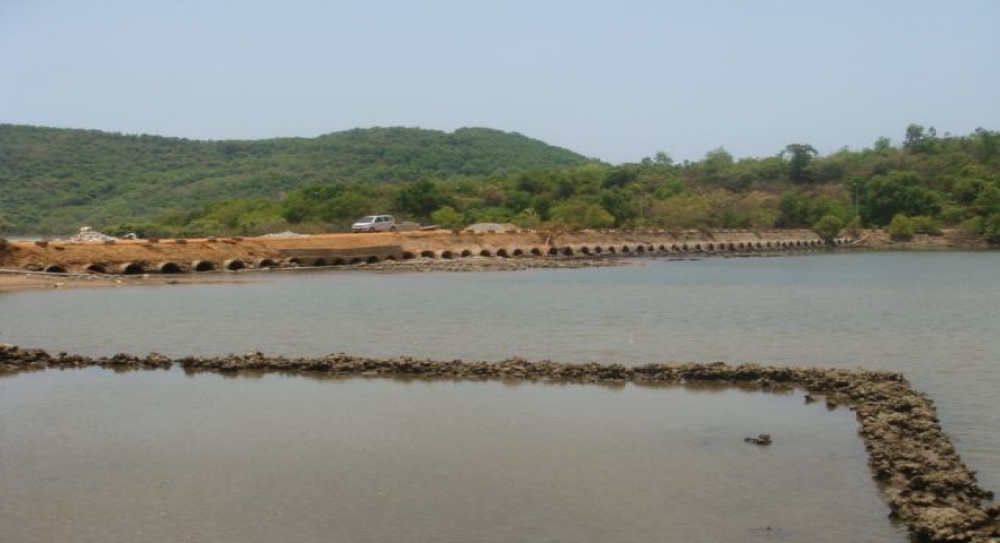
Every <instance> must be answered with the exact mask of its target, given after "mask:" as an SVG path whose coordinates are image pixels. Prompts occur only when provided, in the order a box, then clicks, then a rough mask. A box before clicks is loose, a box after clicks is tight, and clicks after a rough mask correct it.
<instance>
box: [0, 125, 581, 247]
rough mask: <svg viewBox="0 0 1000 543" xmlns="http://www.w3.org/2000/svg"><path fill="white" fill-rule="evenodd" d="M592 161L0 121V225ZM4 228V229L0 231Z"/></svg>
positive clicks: (459, 140)
mask: <svg viewBox="0 0 1000 543" xmlns="http://www.w3.org/2000/svg"><path fill="white" fill-rule="evenodd" d="M588 162H593V160H590V159H587V158H586V157H584V156H581V155H579V154H576V153H574V152H572V151H568V150H566V149H562V148H558V147H553V146H551V145H548V144H546V143H544V142H541V141H538V140H534V139H531V138H528V137H525V136H522V135H520V134H517V133H507V132H501V131H498V130H491V129H485V128H463V129H460V130H456V131H454V132H451V133H447V132H441V131H437V130H424V129H418V128H371V129H355V130H348V131H345V132H336V133H331V134H327V135H323V136H319V137H316V138H277V139H267V140H252V141H250V140H226V141H195V140H187V139H180V138H166V137H159V136H149V135H140V136H134V135H122V134H112V133H107V132H100V131H94V130H75V129H61V128H40V127H32V126H20V125H10V124H0V220H2V221H3V222H5V223H6V226H7V229H8V230H14V231H35V232H43V233H44V232H60V231H62V232H66V231H68V230H72V229H75V228H77V227H79V226H80V225H84V224H87V225H89V224H95V225H99V224H106V223H109V222H121V221H127V220H143V219H149V218H151V217H155V216H160V215H162V214H163V213H169V212H187V211H192V210H195V209H200V208H201V207H203V206H205V205H206V204H208V203H209V202H213V201H218V200H225V199H232V198H243V197H258V198H269V199H278V198H280V197H282V196H283V195H284V194H285V193H287V192H288V191H290V190H293V189H296V188H299V187H303V186H308V185H316V184H324V183H334V182H346V183H369V182H371V183H374V184H384V183H399V182H408V181H414V180H419V179H426V178H434V177H437V178H454V177H459V176H470V177H482V176H493V175H509V174H512V173H516V172H519V171H524V170H529V169H559V168H568V167H577V166H580V165H584V164H587V163H588ZM0 226H2V225H0Z"/></svg>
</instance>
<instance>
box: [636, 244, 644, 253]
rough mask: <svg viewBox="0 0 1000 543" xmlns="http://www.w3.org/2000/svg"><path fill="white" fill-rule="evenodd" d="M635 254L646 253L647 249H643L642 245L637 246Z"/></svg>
mask: <svg viewBox="0 0 1000 543" xmlns="http://www.w3.org/2000/svg"><path fill="white" fill-rule="evenodd" d="M635 252H637V253H645V252H646V248H645V247H643V246H642V245H637V246H636V248H635Z"/></svg>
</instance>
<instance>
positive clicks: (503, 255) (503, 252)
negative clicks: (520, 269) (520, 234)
mask: <svg viewBox="0 0 1000 543" xmlns="http://www.w3.org/2000/svg"><path fill="white" fill-rule="evenodd" d="M497 256H499V257H501V258H507V257H509V256H510V255H508V254H507V249H497Z"/></svg>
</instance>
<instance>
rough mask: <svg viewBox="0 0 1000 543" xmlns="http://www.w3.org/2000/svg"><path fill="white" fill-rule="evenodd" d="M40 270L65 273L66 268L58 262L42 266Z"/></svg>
mask: <svg viewBox="0 0 1000 543" xmlns="http://www.w3.org/2000/svg"><path fill="white" fill-rule="evenodd" d="M42 271H43V272H45V273H66V268H65V267H64V266H60V265H59V264H49V265H48V266H45V267H44V268H42Z"/></svg>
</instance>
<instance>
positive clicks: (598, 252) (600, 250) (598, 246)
mask: <svg viewBox="0 0 1000 543" xmlns="http://www.w3.org/2000/svg"><path fill="white" fill-rule="evenodd" d="M603 251H604V249H601V246H600V245H595V246H594V254H596V255H599V254H601V253H602V252H603Z"/></svg>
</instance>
